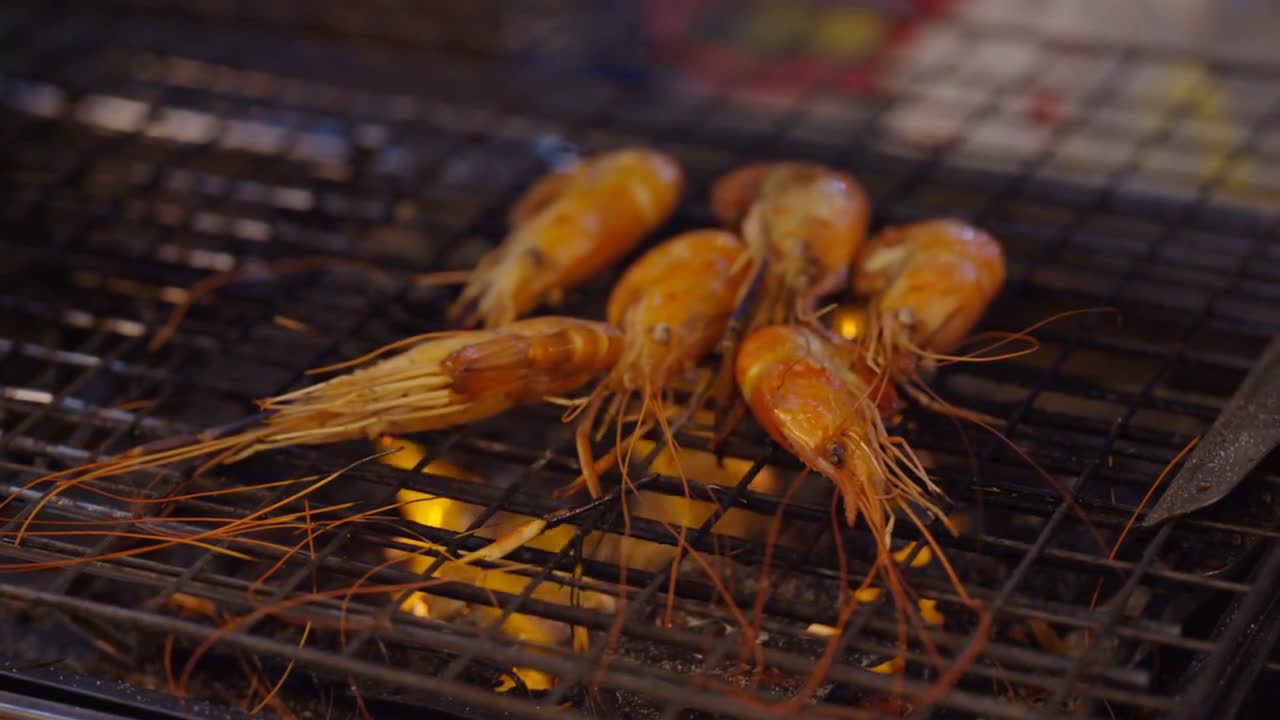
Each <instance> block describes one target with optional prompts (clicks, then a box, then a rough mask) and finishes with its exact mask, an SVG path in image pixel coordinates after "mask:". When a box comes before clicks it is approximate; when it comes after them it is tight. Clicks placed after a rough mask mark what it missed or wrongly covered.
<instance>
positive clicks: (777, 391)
mask: <svg viewBox="0 0 1280 720" xmlns="http://www.w3.org/2000/svg"><path fill="white" fill-rule="evenodd" d="M736 370H737V373H736V374H737V379H738V387H739V388H740V389H741V391H742V396H743V398H745V399H746V401H747V406H748V407H750V408H751V412H752V415H754V416H755V418H756V420H757V421H758V422H759V423H760V425H761V426H762V427H764V429H765V431H766V432H768V433H769V435H770V436H771V437H773V438H774V439H775V440H777V441H778V443H779V444H781V445H782V446H783V447H784V448H786V449H787V450H788V451H789V452H791V454H793V455H795V456H796V457H797V458H799V459H800V460H801V462H803V463H804V464H805V465H806V466H808V467H809V468H811V469H812V470H814V471H816V472H818V473H819V474H821V475H822V476H823V477H826V478H827V479H829V480H831V482H832V483H834V484H835V486H836V488H837V489H838V490H839V491H840V495H841V498H842V499H843V501H844V510H845V519H846V520H847V521H848V522H849V523H850V524H852V523H853V522H854V521H855V520H856V519H857V517H858V516H859V515H861V516H862V517H863V518H864V520H865V521H866V522H867V524H868V525H869V526H870V527H871V528H873V529H876V528H878V529H884V528H886V527H888V526H891V523H890V520H889V518H890V516H891V514H892V509H893V507H894V506H896V505H898V504H900V503H902V502H903V501H906V500H911V501H914V502H916V503H918V504H920V505H922V506H924V507H926V508H927V509H929V510H930V511H931V512H934V514H936V515H938V516H941V513H940V512H938V511H937V507H936V506H935V505H933V504H932V501H931V500H930V499H929V495H937V494H939V493H940V491H939V490H938V488H937V487H936V486H934V485H933V484H932V483H931V482H930V480H929V478H928V475H927V474H926V473H925V472H924V469H923V468H922V467H921V466H920V463H919V461H918V460H916V459H915V457H914V455H912V454H911V452H910V450H909V449H908V448H906V446H905V443H901V442H900V441H897V440H896V439H895V438H892V437H891V436H890V435H889V433H888V431H887V429H886V428H885V424H884V421H883V419H882V417H883V416H885V415H891V414H892V413H893V412H894V411H895V409H896V408H897V406H898V400H897V397H896V394H895V392H894V388H893V385H892V384H890V383H888V382H886V378H885V377H884V376H883V375H881V374H879V373H876V372H875V371H873V370H872V369H871V368H870V367H869V366H868V365H867V364H866V362H865V360H864V359H863V357H862V356H861V352H860V349H859V348H858V346H857V345H854V344H852V343H841V342H837V341H833V340H831V339H829V338H828V337H826V336H824V335H823V334H822V333H821V332H819V331H817V330H814V329H812V328H809V327H807V326H804V325H771V326H768V327H764V328H761V329H759V330H756V331H755V332H753V333H751V334H750V335H748V336H747V338H746V339H745V340H744V341H743V343H742V347H741V348H740V349H739V351H738V357H737V368H736ZM886 543H887V539H886ZM886 547H887V545H886Z"/></svg>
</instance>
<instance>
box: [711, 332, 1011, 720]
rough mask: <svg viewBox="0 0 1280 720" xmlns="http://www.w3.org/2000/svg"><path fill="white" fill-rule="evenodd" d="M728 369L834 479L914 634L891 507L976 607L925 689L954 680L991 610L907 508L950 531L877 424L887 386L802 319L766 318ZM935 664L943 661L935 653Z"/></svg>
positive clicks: (929, 489)
mask: <svg viewBox="0 0 1280 720" xmlns="http://www.w3.org/2000/svg"><path fill="white" fill-rule="evenodd" d="M736 369H737V379H738V386H739V387H740V388H741V390H742V394H743V396H744V397H745V398H746V401H747V405H748V406H749V407H750V408H751V412H752V414H753V415H754V416H755V418H756V420H757V421H758V422H759V423H760V425H761V426H763V427H764V429H765V431H766V432H768V433H769V435H770V436H771V437H772V438H773V439H774V440H775V441H777V442H778V443H779V444H780V445H781V446H783V447H784V448H786V449H787V450H788V451H789V452H791V454H793V455H795V456H796V457H797V458H798V459H799V460H800V461H801V462H802V463H804V465H805V466H806V467H808V468H809V469H811V470H813V471H816V472H817V473H819V474H821V475H822V476H823V477H826V478H827V479H828V480H830V481H831V482H832V483H833V484H834V485H835V486H836V489H837V490H838V492H839V493H840V497H841V499H842V501H843V504H844V516H845V520H846V521H847V522H848V523H849V524H850V525H853V524H854V523H855V521H856V520H857V519H858V518H859V517H861V518H862V521H863V523H864V524H865V525H866V527H867V529H868V531H869V532H870V534H871V536H872V538H873V539H874V541H875V547H876V561H875V563H874V564H873V566H872V571H871V573H870V575H869V577H868V578H867V583H870V582H871V581H872V579H873V578H874V576H875V575H876V574H877V573H878V574H879V575H880V576H881V577H882V578H883V581H884V585H885V586H886V587H887V588H888V589H889V590H890V592H891V594H892V596H893V598H894V603H895V607H896V608H897V610H898V613H899V618H900V620H904V619H906V618H908V617H909V618H910V622H911V624H912V625H914V626H915V627H916V629H917V631H918V632H920V633H921V634H922V636H923V635H924V634H925V633H926V630H925V628H924V623H925V622H927V620H922V618H921V617H920V615H919V614H917V613H918V611H916V610H915V609H914V608H913V606H912V602H911V598H910V594H909V593H908V590H907V586H906V581H905V579H904V578H903V576H902V573H901V571H900V570H899V568H898V564H899V563H900V562H901V559H900V558H899V557H896V556H895V554H894V552H893V551H892V549H891V548H892V544H891V543H892V536H893V527H894V523H895V518H896V517H897V514H898V513H901V514H904V515H905V516H906V517H907V518H909V520H910V522H911V523H912V524H913V525H915V526H916V528H917V529H918V530H919V532H920V535H921V536H922V537H923V538H924V540H925V542H926V543H927V544H928V547H929V548H930V549H931V550H932V552H933V554H934V556H935V557H936V558H937V559H938V561H939V563H940V564H941V566H942V567H943V568H944V570H945V572H946V573H947V575H948V577H949V579H950V581H951V584H952V586H953V587H954V589H955V590H956V593H957V595H958V596H959V597H960V599H961V600H962V601H963V602H964V603H965V604H966V605H968V606H969V607H970V608H971V609H972V610H974V612H976V613H977V614H978V616H979V628H980V630H979V631H978V632H976V633H974V636H973V640H971V642H970V644H969V645H968V647H966V648H965V649H964V651H963V652H962V653H961V654H960V656H959V657H958V658H957V659H956V660H955V662H954V663H952V664H950V665H947V666H945V672H943V673H942V674H941V676H940V679H939V680H938V682H937V683H936V685H935V687H934V689H933V690H931V691H930V693H929V694H933V695H937V694H938V693H940V692H942V691H944V690H945V688H947V687H950V686H951V685H954V683H955V682H956V681H957V680H958V679H959V676H960V674H961V673H962V672H963V669H964V667H967V665H968V664H970V663H972V662H973V659H974V658H975V657H976V656H977V653H978V652H979V651H980V650H981V648H982V645H983V644H984V643H985V642H986V634H987V633H988V632H989V630H990V622H991V621H990V614H989V613H988V612H987V611H986V610H984V609H983V608H981V606H980V605H979V604H978V603H977V602H975V601H974V600H973V599H972V598H971V597H970V596H969V595H968V593H967V591H966V590H965V588H964V586H963V584H961V583H960V580H959V578H958V577H957V576H956V574H955V571H954V569H953V568H952V567H951V565H950V562H949V561H948V560H947V557H946V555H945V554H944V553H943V550H942V548H941V546H940V545H938V543H937V541H936V540H935V539H934V537H933V535H932V534H931V533H930V531H929V529H928V527H927V525H926V522H925V520H924V519H923V518H922V516H921V514H920V513H919V512H918V511H917V510H915V509H914V508H913V506H918V507H921V508H924V509H925V510H927V511H929V513H931V514H932V515H933V516H934V517H936V518H938V519H940V520H941V521H942V522H943V523H945V524H946V525H947V526H948V528H949V529H951V530H952V532H954V531H955V528H954V527H953V526H952V525H951V523H950V521H949V519H947V518H946V516H945V515H943V513H942V511H941V510H940V509H939V507H938V505H937V504H936V503H935V500H937V499H942V498H943V494H942V491H941V489H940V488H939V487H938V486H937V485H935V484H934V483H933V482H932V481H931V480H930V479H929V476H928V473H927V472H926V471H925V469H924V467H923V466H922V465H921V464H920V462H919V460H917V459H916V457H915V455H914V454H913V453H912V451H911V449H910V447H909V446H908V445H907V444H906V442H905V441H903V440H902V439H901V438H897V437H893V436H890V435H889V433H888V431H887V430H886V428H885V425H884V422H883V420H882V417H883V416H885V415H887V414H890V413H892V412H893V411H894V409H895V408H896V407H897V398H896V397H895V394H894V390H893V385H892V384H891V383H889V382H887V378H886V377H885V376H884V375H883V373H879V372H876V371H875V370H873V369H872V368H871V367H870V366H869V365H867V363H866V361H865V359H864V358H863V356H862V350H861V349H860V348H859V347H858V346H857V345H855V344H852V343H846V342H842V341H840V340H836V339H832V337H831V336H830V335H827V334H825V333H823V332H821V331H819V330H817V329H814V328H811V327H808V326H805V325H772V326H768V327H764V328H761V329H759V330H756V331H754V332H752V333H751V334H750V335H748V336H747V338H746V339H745V340H744V341H743V343H742V346H741V348H740V350H739V352H738V356H737V363H736ZM863 587H864V588H865V587H866V584H864V586H863ZM855 597H856V595H855ZM922 607H923V606H922ZM842 614H843V611H842ZM833 640H834V638H833ZM904 645H905V635H904V636H901V639H900V654H899V657H898V660H899V661H900V659H901V657H902V656H901V649H902V647H903V646H904ZM926 646H928V647H931V645H929V644H928V643H926ZM939 666H940V667H944V666H943V665H942V663H941V662H940V661H939ZM921 704H927V703H925V702H924V701H921Z"/></svg>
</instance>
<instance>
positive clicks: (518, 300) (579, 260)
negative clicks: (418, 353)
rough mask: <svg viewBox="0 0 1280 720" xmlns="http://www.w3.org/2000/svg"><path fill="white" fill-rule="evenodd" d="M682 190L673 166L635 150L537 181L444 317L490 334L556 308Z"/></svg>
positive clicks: (649, 226) (658, 219)
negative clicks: (544, 307) (551, 305)
mask: <svg viewBox="0 0 1280 720" xmlns="http://www.w3.org/2000/svg"><path fill="white" fill-rule="evenodd" d="M683 185H684V176H683V173H682V172H681V170H680V166H679V165H677V164H676V162H675V160H673V159H672V158H670V157H669V156H667V155H664V154H662V153H660V152H657V151H653V150H642V149H630V150H618V151H616V152H611V153H607V154H604V155H599V156H596V157H594V158H589V159H587V160H585V161H584V162H582V163H581V164H580V165H578V166H577V167H576V168H573V169H572V170H570V171H568V172H558V173H554V174H552V175H549V176H547V177H546V178H543V180H541V181H540V182H538V183H536V184H535V185H534V186H533V187H532V188H530V190H529V191H528V192H527V193H526V194H525V196H524V197H523V198H522V199H521V200H520V201H519V202H518V203H517V204H516V207H515V208H514V209H513V211H512V213H511V221H512V229H511V232H510V233H509V234H508V235H507V237H506V239H505V240H503V242H502V244H501V245H499V246H498V247H497V248H495V249H494V250H493V251H491V252H490V253H489V254H488V255H486V256H485V257H484V258H483V259H482V260H481V261H480V263H479V265H477V267H476V268H475V270H474V271H473V272H472V273H471V275H470V279H469V281H468V283H467V285H466V286H465V287H464V288H463V290H462V293H461V295H460V296H459V297H458V299H457V301H456V302H455V303H454V304H453V306H452V307H451V308H450V309H449V317H450V318H451V319H453V320H455V321H459V322H460V323H461V324H462V325H463V326H464V327H473V326H475V325H477V324H483V325H484V326H485V327H488V328H494V327H499V326H501V325H503V324H505V323H508V322H511V321H512V320H515V319H516V318H519V317H522V316H524V315H527V314H528V313H529V312H530V311H532V310H533V309H534V308H536V307H537V306H538V305H540V304H542V303H543V302H546V301H552V302H554V301H556V300H558V299H559V296H560V295H561V294H562V293H563V292H564V290H566V289H568V288H571V287H574V286H576V285H578V284H580V283H582V282H583V281H585V280H587V279H588V278H590V277H591V276H593V275H595V274H596V273H597V272H599V271H600V270H601V269H603V268H605V267H608V266H609V265H610V264H612V263H614V262H616V261H618V260H619V259H621V258H622V256H623V255H625V254H626V253H627V252H628V251H630V250H631V249H632V248H634V247H635V246H636V243H638V242H639V241H640V240H641V238H643V237H644V236H645V235H646V234H648V233H649V232H651V231H652V230H653V229H654V228H656V227H658V226H659V225H661V224H662V223H663V221H665V220H666V219H667V217H668V216H670V214H671V211H672V210H673V209H674V208H675V204H676V200H677V199H678V196H679V194H680V191H681V189H682V188H683Z"/></svg>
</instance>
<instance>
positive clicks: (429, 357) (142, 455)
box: [0, 317, 622, 522]
mask: <svg viewBox="0 0 1280 720" xmlns="http://www.w3.org/2000/svg"><path fill="white" fill-rule="evenodd" d="M405 346H408V349H407V350H402V351H401V352H399V353H398V354H395V355H392V356H391V357H388V358H385V359H382V360H376V361H374V362H369V363H368V364H364V365H363V366H362V367H359V368H358V369H356V370H353V371H351V372H349V373H347V374H345V375H340V376H338V377H335V378H332V379H330V380H326V381H324V382H321V383H318V384H316V385H312V386H310V387H306V388H303V389H301V390H296V391H294V392H290V393H286V394H284V395H278V396H276V397H272V398H268V399H265V400H261V401H259V405H260V407H261V408H262V411H263V412H261V413H259V414H258V415H255V416H253V417H250V418H246V419H245V420H241V421H238V422H234V423H231V424H229V425H225V426H222V427H219V428H214V429H211V430H207V431H204V432H201V433H198V434H195V435H187V436H181V437H176V438H169V439H166V440H161V441H158V442H153V443H148V444H146V445H142V446H140V447H137V448H134V449H132V450H129V451H127V452H125V453H123V454H121V455H118V456H116V457H114V458H110V459H107V460H103V461H101V462H96V463H90V464H88V465H84V466H81V467H77V468H71V469H69V470H65V471H62V472H59V473H55V474H53V475H47V476H45V477H43V478H38V479H36V480H33V481H32V482H31V483H30V485H29V486H28V487H31V486H34V485H37V484H40V483H42V482H50V481H55V480H61V481H62V485H63V487H66V486H67V485H69V484H72V483H80V482H87V481H91V480H94V479H98V478H102V477H109V476H112V475H118V474H120V473H125V472H130V471H135V470H142V469H146V468H151V467H157V466H162V465H170V464H173V463H177V462H182V461H185V460H191V459H195V458H205V457H208V458H210V459H209V460H207V461H206V462H205V463H204V465H202V466H201V468H200V470H204V469H207V468H209V467H213V466H215V465H219V464H222V463H228V462H234V461H237V460H241V459H243V458H246V457H248V456H250V455H253V454H255V453H258V452H262V451H264V450H268V449H271V448H277V447H285V446H292V445H317V444H325V443H332V442H339V441H343V440H353V439H358V438H362V437H368V438H376V437H378V436H380V435H383V434H385V433H409V432H423V431H427V430H439V429H442V428H446V427H452V426H455V425H461V424H465V423H469V422H473V421H476V420H481V419H484V418H488V417H491V416H493V415H497V414H498V413H501V412H503V411H505V410H507V409H509V408H511V407H513V406H515V405H518V404H521V403H528V402H533V401H536V400H539V399H541V398H542V397H544V396H548V395H558V394H562V393H567V392H571V391H572V390H574V389H576V388H578V387H580V386H581V385H583V384H584V383H586V382H587V381H588V380H590V379H591V378H592V377H593V376H595V375H597V374H599V373H601V372H604V371H607V370H609V369H611V368H612V367H613V365H614V363H616V362H617V360H618V358H619V357H620V356H621V353H622V334H621V333H620V332H619V331H618V330H617V329H616V328H614V327H613V326H611V325H608V324H605V323H599V322H589V321H586V320H578V319H574V318H565V317H539V318H533V319H529V320H523V321H519V322H514V323H512V324H510V325H508V326H506V327H504V328H501V329H499V330H471V331H457V332H445V333H431V334H428V335H423V336H418V337H415V338H408V339H406V340H402V341H399V342H396V343H393V344H391V345H387V346H385V347H383V348H381V349H379V350H376V351H374V352H373V353H370V354H368V355H365V356H364V357H361V358H357V359H356V360H353V361H350V362H347V363H342V364H341V365H337V366H332V367H330V368H322V369H321V370H331V369H336V368H339V367H349V366H353V365H361V364H363V363H366V362H368V361H370V360H372V359H373V358H376V357H378V356H380V355H384V354H386V353H388V352H391V351H393V350H397V349H400V348H403V347H405ZM316 372H318V371H316ZM61 489H62V488H59V491H60V490H61ZM54 494H56V493H50V494H48V495H46V496H45V498H44V499H43V500H42V501H41V503H40V506H43V505H44V504H45V503H47V502H48V501H49V500H50V499H52V497H53V495H54ZM5 502H6V503H7V502H8V501H7V500H6V501H5ZM3 504H4V503H0V507H2V506H3ZM39 509H40V508H39V507H37V508H36V511H35V512H32V513H31V514H30V517H32V518H33V517H35V514H36V512H38V511H39ZM28 522H29V520H28Z"/></svg>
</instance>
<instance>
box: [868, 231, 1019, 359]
mask: <svg viewBox="0 0 1280 720" xmlns="http://www.w3.org/2000/svg"><path fill="white" fill-rule="evenodd" d="M1005 273H1006V270H1005V258H1004V251H1003V249H1002V248H1001V247H1000V243H999V242H998V241H997V240H996V239H995V238H994V237H992V236H991V235H989V234H987V233H985V232H983V231H982V230H979V229H977V228H975V227H973V226H971V225H967V224H965V223H963V222H960V221H958V220H949V219H943V220H927V221H923V222H917V223H912V224H910V225H903V226H900V227H894V228H888V229H886V230H884V231H883V232H881V233H879V234H878V235H876V236H875V237H874V238H873V239H872V240H871V242H870V243H868V244H867V247H866V248H865V249H864V250H863V252H862V255H861V257H860V258H859V262H858V269H857V272H856V273H855V275H854V288H855V290H856V291H857V292H858V293H860V294H863V295H871V296H873V302H874V308H873V312H872V315H873V318H872V320H873V322H875V323H878V324H879V325H880V326H881V330H880V331H881V332H882V333H886V334H888V335H889V336H893V337H896V336H903V337H905V338H906V339H907V340H909V341H910V343H911V344H912V345H913V346H914V347H915V348H918V349H919V350H922V351H926V352H936V353H947V352H950V351H952V350H954V349H955V348H956V347H957V346H959V345H960V343H961V342H962V341H963V340H964V339H965V337H967V336H968V335H969V333H970V332H972V330H973V328H974V326H975V325H977V323H978V321H979V320H980V319H981V318H982V315H983V313H985V312H986V310H987V306H988V305H990V304H991V302H992V301H993V300H994V299H995V297H996V295H998V294H999V293H1000V289H1001V288H1002V287H1003V286H1004V281H1005ZM893 345H894V343H893V342H892V341H891V342H890V346H891V348H892V346H893Z"/></svg>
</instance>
